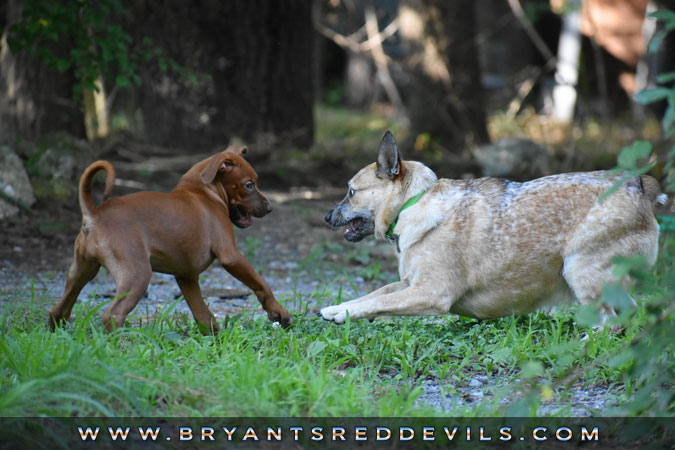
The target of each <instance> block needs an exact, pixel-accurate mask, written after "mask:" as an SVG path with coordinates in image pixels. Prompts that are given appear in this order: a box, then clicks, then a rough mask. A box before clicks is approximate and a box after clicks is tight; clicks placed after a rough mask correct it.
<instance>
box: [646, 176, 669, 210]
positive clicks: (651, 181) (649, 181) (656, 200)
mask: <svg viewBox="0 0 675 450" xmlns="http://www.w3.org/2000/svg"><path fill="white" fill-rule="evenodd" d="M640 182H641V183H642V190H643V191H644V193H645V195H646V196H647V198H648V199H649V201H650V202H651V203H652V205H654V206H656V205H661V206H663V205H665V204H666V203H668V196H667V195H666V194H664V193H663V192H661V186H659V182H658V181H656V179H655V178H654V177H651V176H649V175H641V176H640Z"/></svg>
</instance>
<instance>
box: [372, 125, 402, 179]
mask: <svg viewBox="0 0 675 450" xmlns="http://www.w3.org/2000/svg"><path fill="white" fill-rule="evenodd" d="M400 171H401V157H400V155H399V153H398V146H397V145H396V139H394V135H393V134H391V131H389V130H387V131H386V132H385V133H384V136H383V137H382V141H381V142H380V152H379V154H378V155H377V170H376V171H375V175H376V176H377V177H378V178H387V179H389V180H392V179H394V178H395V177H396V176H397V175H398V174H399V173H400Z"/></svg>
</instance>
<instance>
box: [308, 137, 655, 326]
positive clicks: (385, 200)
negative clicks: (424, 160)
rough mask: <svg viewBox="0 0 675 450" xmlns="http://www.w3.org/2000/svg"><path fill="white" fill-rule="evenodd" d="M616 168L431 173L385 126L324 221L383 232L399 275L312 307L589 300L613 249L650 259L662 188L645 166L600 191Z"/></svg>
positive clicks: (358, 310)
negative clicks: (455, 176)
mask: <svg viewBox="0 0 675 450" xmlns="http://www.w3.org/2000/svg"><path fill="white" fill-rule="evenodd" d="M616 180H617V176H610V174H609V172H588V173H569V174H561V175H552V176H548V177H544V178H539V179H536V180H533V181H529V182H526V183H515V182H510V181H506V180H501V179H496V178H480V179H474V180H447V179H440V180H439V179H437V177H436V175H435V174H434V173H433V172H432V171H431V169H429V168H428V167H426V166H424V165H423V164H421V163H419V162H415V161H401V158H400V156H399V153H398V149H397V147H396V141H395V140H394V137H393V136H392V135H391V133H390V132H387V133H386V134H385V135H384V137H383V138H382V142H381V144H380V150H379V156H378V159H377V163H373V164H371V165H369V166H366V167H365V168H363V169H362V170H361V171H360V172H359V173H357V174H356V176H354V178H352V179H351V180H350V181H349V191H348V194H347V196H346V197H345V199H344V200H342V201H341V202H340V203H339V204H338V205H337V206H336V207H335V208H333V210H331V211H330V212H329V213H328V214H327V215H326V221H327V222H328V223H329V224H330V225H332V226H333V227H341V226H345V225H346V227H347V228H346V230H345V235H344V236H345V239H347V240H348V241H351V242H357V241H360V240H361V239H363V238H364V237H366V236H368V235H371V234H373V233H374V234H375V238H376V239H379V240H384V239H390V240H391V241H392V242H393V243H395V244H396V247H397V251H398V256H399V269H398V270H399V275H400V279H401V281H398V282H396V283H392V284H390V285H387V286H384V287H383V288H381V289H378V290H376V291H374V292H372V293H370V294H369V295H366V296H364V297H361V298H358V299H356V300H352V301H348V302H345V303H342V304H340V305H335V306H329V307H326V308H323V309H322V310H321V312H320V315H321V317H323V318H324V319H326V320H330V321H333V322H336V323H343V322H344V321H345V319H346V315H347V311H349V316H350V317H351V318H352V319H360V318H368V319H373V318H375V317H377V316H393V315H426V314H442V313H448V312H451V313H456V314H460V315H463V316H469V317H475V318H480V319H487V318H495V317H502V316H508V315H511V314H522V313H528V312H531V311H534V310H535V309H537V308H539V307H540V306H543V305H546V304H550V303H551V301H552V300H553V301H555V300H556V299H558V298H559V297H560V295H559V294H565V293H568V294H569V293H570V291H571V293H572V294H573V295H574V296H575V297H576V298H577V299H578V300H579V301H580V302H581V303H582V304H589V303H591V302H593V301H594V300H597V299H598V297H599V295H600V293H601V291H602V287H603V285H604V284H605V283H606V282H609V281H612V279H613V278H612V267H613V263H612V257H613V256H615V255H624V256H628V255H636V254H644V255H646V257H647V261H648V263H649V265H650V266H651V265H652V264H654V262H655V261H656V255H657V250H658V246H657V240H658V234H659V231H658V225H657V222H656V219H655V218H654V214H653V211H652V205H653V204H654V202H655V201H657V200H659V201H661V202H665V195H663V194H659V186H658V183H657V181H656V180H655V179H653V178H652V177H649V176H644V175H643V176H641V177H639V178H634V179H631V180H630V181H629V182H628V183H626V184H625V185H624V186H622V187H621V188H620V189H619V190H618V191H617V192H615V193H614V194H612V195H611V196H609V197H608V198H607V199H606V200H605V201H603V202H601V203H600V202H598V198H599V197H600V196H601V195H602V194H603V193H604V192H606V191H607V190H608V189H609V188H610V187H611V186H612V184H613V183H614V181H616ZM602 312H603V313H604V314H605V316H606V315H607V314H612V313H613V310H612V309H611V308H610V307H608V306H603V307H602Z"/></svg>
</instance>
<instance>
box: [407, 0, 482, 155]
mask: <svg viewBox="0 0 675 450" xmlns="http://www.w3.org/2000/svg"><path fill="white" fill-rule="evenodd" d="M400 21H401V34H402V36H403V39H404V43H403V45H404V53H405V57H404V59H403V60H402V62H401V64H402V66H403V72H404V74H403V76H404V80H403V82H402V83H400V85H401V95H402V97H403V101H404V103H405V106H406V108H407V113H408V115H409V117H410V121H411V126H412V129H413V132H414V133H415V134H416V135H421V134H428V135H429V137H430V138H431V139H432V140H433V139H438V140H439V142H440V144H441V145H442V146H443V147H444V148H446V149H452V151H458V150H459V151H461V149H462V148H464V147H465V146H466V145H467V144H469V145H470V144H472V143H474V144H479V145H480V144H484V143H488V142H489V141H490V138H489V135H488V132H487V127H486V115H485V106H484V101H483V92H482V86H481V76H480V75H481V72H480V66H479V61H478V50H477V46H476V44H475V42H474V39H473V38H474V36H475V34H476V33H475V24H474V1H473V0H453V1H447V0H402V1H401V10H400ZM418 141H419V140H418Z"/></svg>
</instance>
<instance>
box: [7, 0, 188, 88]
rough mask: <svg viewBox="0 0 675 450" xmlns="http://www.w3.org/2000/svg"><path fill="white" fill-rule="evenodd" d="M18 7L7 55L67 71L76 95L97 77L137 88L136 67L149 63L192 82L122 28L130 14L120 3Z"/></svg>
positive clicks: (26, 1) (37, 1)
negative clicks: (23, 56) (26, 57)
mask: <svg viewBox="0 0 675 450" xmlns="http://www.w3.org/2000/svg"><path fill="white" fill-rule="evenodd" d="M20 3H21V17H20V19H19V21H18V22H16V23H14V24H12V25H11V26H10V27H9V28H8V30H7V42H8V44H9V47H10V49H11V51H12V52H14V53H26V54H28V55H31V56H36V57H38V58H39V59H40V60H41V61H42V62H44V63H45V64H46V65H47V66H49V67H51V68H53V69H56V70H58V71H59V72H65V71H67V70H72V71H73V74H74V75H75V78H76V79H77V80H78V81H79V83H78V84H76V85H75V86H74V87H73V91H74V92H73V93H74V96H75V97H79V96H80V95H81V91H82V89H83V87H87V88H89V89H93V90H97V87H96V80H97V79H98V78H99V76H102V77H103V79H104V80H106V81H108V82H111V83H114V84H115V85H117V86H119V87H124V86H128V85H129V84H131V83H135V84H140V82H141V77H140V74H139V67H141V66H142V65H144V64H149V63H153V64H157V67H158V68H159V69H160V70H161V71H166V70H169V69H171V70H173V71H175V72H178V73H179V74H180V75H182V76H186V77H187V78H188V79H190V80H191V81H195V80H196V79H197V75H196V74H194V73H192V72H190V71H189V70H187V69H185V68H184V67H181V66H180V65H179V64H177V63H176V62H175V61H173V60H172V59H171V58H167V57H166V56H165V55H164V54H163V52H162V50H161V49H160V48H159V47H157V46H156V45H154V44H153V42H152V40H151V39H150V38H148V37H145V38H143V39H142V41H141V42H140V43H138V42H134V41H133V38H132V36H131V35H130V34H129V33H128V32H127V31H125V30H124V28H123V26H122V24H123V23H124V21H125V18H128V17H129V16H130V14H131V13H130V11H129V9H128V7H127V6H126V5H125V4H124V2H123V1H122V0H98V1H95V2H92V1H86V0H78V1H65V2H55V1H50V2H45V1H41V0H21V2H20Z"/></svg>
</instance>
